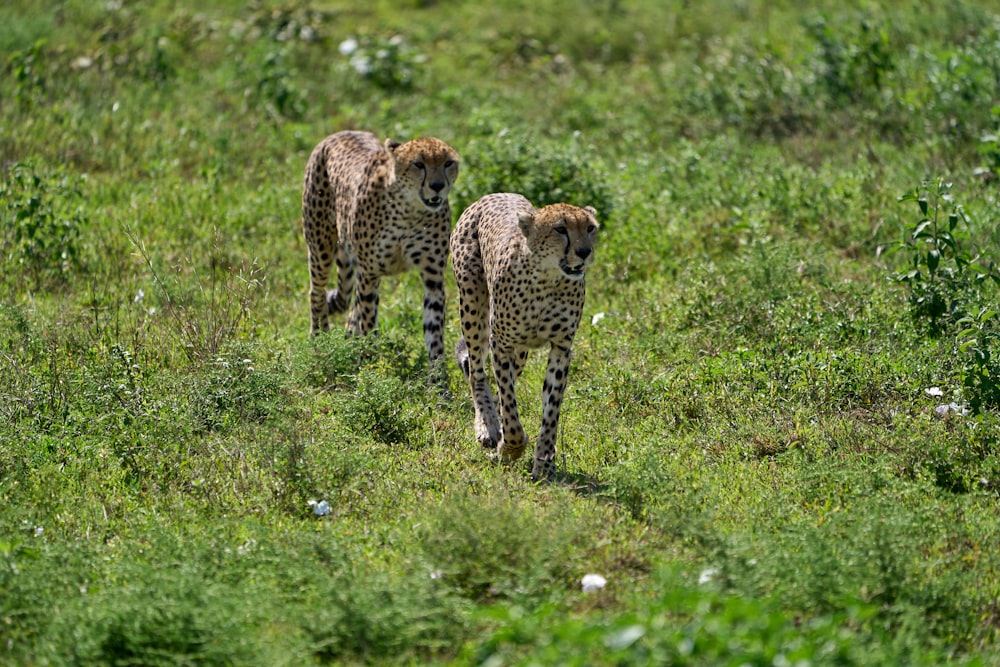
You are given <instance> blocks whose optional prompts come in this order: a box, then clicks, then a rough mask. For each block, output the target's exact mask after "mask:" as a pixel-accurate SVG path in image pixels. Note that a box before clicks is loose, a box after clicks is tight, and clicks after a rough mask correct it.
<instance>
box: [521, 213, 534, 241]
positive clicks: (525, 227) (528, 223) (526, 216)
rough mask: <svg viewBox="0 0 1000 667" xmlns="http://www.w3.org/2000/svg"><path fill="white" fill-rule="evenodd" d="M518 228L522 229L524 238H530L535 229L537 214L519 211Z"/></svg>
mask: <svg viewBox="0 0 1000 667" xmlns="http://www.w3.org/2000/svg"><path fill="white" fill-rule="evenodd" d="M517 226H518V227H520V228H521V233H522V234H524V238H529V237H530V236H531V231H532V230H533V229H534V228H535V214H534V213H529V212H527V211H518V212H517Z"/></svg>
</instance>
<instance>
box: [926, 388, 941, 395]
mask: <svg viewBox="0 0 1000 667" xmlns="http://www.w3.org/2000/svg"><path fill="white" fill-rule="evenodd" d="M924 393H925V394H927V395H928V396H944V392H943V391H941V387H927V389H924Z"/></svg>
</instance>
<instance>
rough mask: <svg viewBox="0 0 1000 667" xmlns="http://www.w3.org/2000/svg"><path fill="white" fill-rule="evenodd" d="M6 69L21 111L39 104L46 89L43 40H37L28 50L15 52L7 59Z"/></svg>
mask: <svg viewBox="0 0 1000 667" xmlns="http://www.w3.org/2000/svg"><path fill="white" fill-rule="evenodd" d="M7 67H8V69H9V71H10V73H11V74H13V79H14V82H15V87H14V99H15V100H17V103H18V105H19V106H20V107H21V108H22V109H31V108H32V107H34V106H36V105H38V104H41V102H42V100H43V99H44V95H45V92H46V89H47V88H48V72H47V67H48V63H47V53H46V51H45V40H41V39H40V40H38V41H36V42H35V43H34V44H32V45H31V46H30V47H29V48H27V49H24V50H22V51H15V52H14V53H11V54H10V55H9V56H8V57H7Z"/></svg>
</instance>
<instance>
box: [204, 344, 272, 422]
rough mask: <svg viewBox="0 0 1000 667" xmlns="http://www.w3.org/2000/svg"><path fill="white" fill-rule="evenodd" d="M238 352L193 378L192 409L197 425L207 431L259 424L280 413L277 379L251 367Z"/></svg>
mask: <svg viewBox="0 0 1000 667" xmlns="http://www.w3.org/2000/svg"><path fill="white" fill-rule="evenodd" d="M246 354H247V353H241V351H240V350H236V351H234V352H228V353H226V354H223V355H220V356H219V357H218V358H217V359H215V360H214V361H213V362H210V364H209V365H208V368H207V369H206V372H205V373H201V374H199V375H198V376H196V378H195V380H194V382H193V384H192V389H191V406H192V408H191V409H192V411H193V412H194V415H195V422H196V424H198V425H200V427H201V428H202V429H204V430H206V431H217V430H221V429H225V428H227V427H229V426H232V425H234V424H236V423H240V422H249V423H262V422H264V421H266V420H267V419H269V418H270V417H272V416H273V415H275V414H278V413H280V412H281V410H282V401H281V391H282V385H281V382H280V380H279V379H278V376H277V375H275V374H274V373H271V372H269V371H267V370H265V369H258V368H255V367H254V360H253V359H252V358H250V357H249V356H246Z"/></svg>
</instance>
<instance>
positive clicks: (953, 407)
mask: <svg viewBox="0 0 1000 667" xmlns="http://www.w3.org/2000/svg"><path fill="white" fill-rule="evenodd" d="M934 412H936V413H938V414H939V415H946V414H948V413H949V412H954V413H956V414H959V415H961V416H963V417H964V416H965V415H967V414H969V408H967V407H965V406H964V405H959V404H958V403H945V404H943V405H939V406H937V407H936V408H934Z"/></svg>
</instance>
